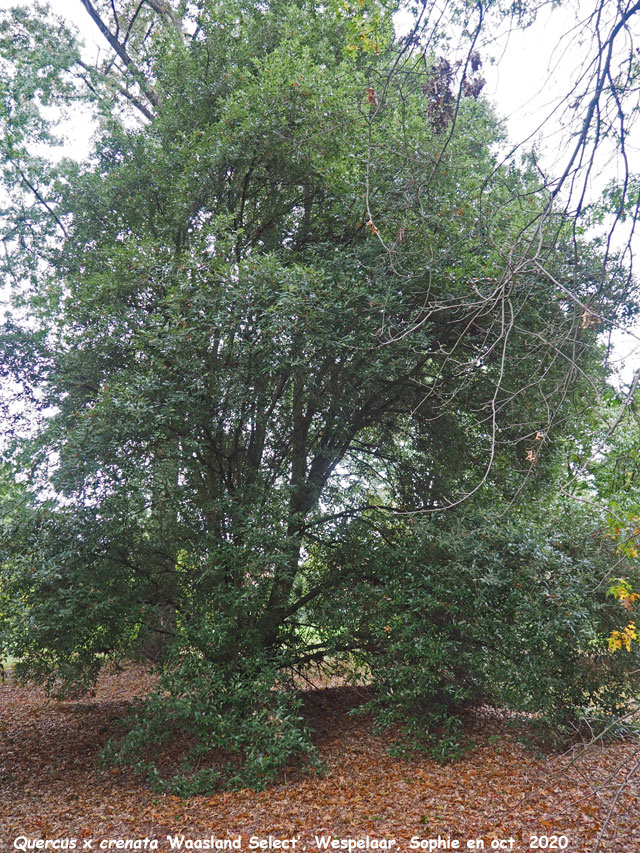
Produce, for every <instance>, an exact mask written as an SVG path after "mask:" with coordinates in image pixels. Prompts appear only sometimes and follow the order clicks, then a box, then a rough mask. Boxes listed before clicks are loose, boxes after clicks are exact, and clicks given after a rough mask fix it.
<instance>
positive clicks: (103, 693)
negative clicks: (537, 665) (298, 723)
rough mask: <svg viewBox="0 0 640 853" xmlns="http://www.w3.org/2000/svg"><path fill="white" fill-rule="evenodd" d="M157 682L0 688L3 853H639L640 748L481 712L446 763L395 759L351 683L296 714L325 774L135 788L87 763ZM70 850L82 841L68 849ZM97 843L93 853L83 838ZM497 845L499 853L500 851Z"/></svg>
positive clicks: (318, 694) (131, 677)
mask: <svg viewBox="0 0 640 853" xmlns="http://www.w3.org/2000/svg"><path fill="white" fill-rule="evenodd" d="M152 685H153V676H152V674H151V673H150V672H149V671H148V670H147V669H146V668H144V667H143V666H141V665H130V666H128V667H127V668H125V670H124V671H122V672H118V673H116V672H111V673H105V674H103V676H102V677H101V679H100V680H99V682H98V685H97V687H96V691H95V695H91V696H87V697H84V698H81V699H79V700H68V701H60V700H54V699H51V698H48V697H47V696H46V694H45V693H44V691H42V690H41V689H39V688H35V687H24V686H18V685H16V684H14V683H12V682H11V680H10V679H7V680H6V681H5V682H4V683H3V684H1V685H0V850H2V851H5V850H6V851H10V850H14V849H15V848H14V846H13V841H14V839H15V838H16V837H17V836H19V835H26V836H27V837H29V838H43V839H44V838H65V837H76V838H78V839H83V838H93V839H103V838H134V839H135V838H144V837H145V836H148V837H149V838H157V839H158V840H159V847H158V849H159V850H169V849H170V847H169V845H168V843H167V841H166V836H167V835H168V834H171V835H175V834H184V835H185V836H187V837H188V838H203V837H206V838H208V837H209V836H210V835H215V836H216V837H232V836H233V837H235V836H237V835H242V836H243V849H247V845H246V842H247V841H248V837H249V836H251V835H258V836H261V837H264V838H267V837H268V836H269V835H272V836H275V837H278V838H287V837H291V836H296V835H299V836H300V839H301V840H300V844H299V846H298V850H300V849H302V848H301V845H307V849H308V850H310V851H315V850H317V849H318V848H317V846H316V844H315V841H314V836H316V835H323V834H324V835H326V834H331V835H332V836H334V837H337V838H346V837H351V838H362V837H364V836H366V835H369V836H370V837H372V838H379V839H380V838H395V839H396V842H397V847H396V850H398V851H401V853H405V851H410V849H411V848H410V846H409V845H410V841H411V838H412V837H413V836H419V837H420V838H421V839H434V838H437V837H438V836H440V837H441V838H444V839H446V838H447V837H449V838H451V839H454V838H455V839H459V840H460V842H461V843H460V848H459V849H466V842H467V840H468V839H476V838H482V839H483V840H484V842H485V849H491V841H492V840H493V839H502V840H508V839H511V838H513V839H514V842H513V846H512V848H511V849H513V850H529V849H532V844H533V843H535V842H532V838H533V836H538V837H539V836H546V837H548V838H549V837H550V836H552V835H557V836H560V835H564V836H566V837H567V839H568V844H567V847H566V849H567V850H568V851H569V853H591V852H592V851H595V850H596V849H597V850H598V851H602V853H638V851H640V742H638V741H637V740H636V741H624V742H615V743H606V744H603V743H598V744H594V745H592V746H591V747H590V748H589V749H587V750H583V749H582V748H575V749H574V750H572V751H570V752H568V753H565V754H564V755H552V756H546V757H545V756H541V755H538V754H535V753H534V752H532V751H531V750H530V749H528V748H526V747H525V746H524V745H523V743H521V742H520V740H519V738H518V732H517V731H515V730H514V729H513V728H512V727H511V726H509V721H508V719H507V715H506V714H503V713H501V712H498V711H496V710H494V709H489V708H481V709H478V710H476V711H474V712H473V713H470V714H469V715H468V718H467V720H466V727H467V734H468V736H469V737H470V738H471V739H472V740H473V742H474V743H475V748H474V749H473V750H472V751H470V752H468V753H467V754H466V755H465V757H464V758H463V759H462V760H460V761H458V762H457V763H455V764H449V765H440V764H437V763H436V762H434V761H433V760H431V759H429V758H427V757H423V756H422V757H421V756H417V757H414V758H412V759H411V760H404V759H399V758H396V757H392V756H391V755H390V754H389V752H388V748H389V746H390V744H391V737H390V736H389V735H388V734H379V733H376V732H375V731H374V727H373V723H372V720H371V719H369V718H367V717H366V716H361V715H357V716H353V715H350V714H349V711H350V710H351V709H353V708H354V707H357V705H358V704H361V703H362V701H363V698H364V693H365V692H366V691H363V690H362V689H361V688H356V687H330V688H324V689H320V690H315V691H314V690H308V691H307V692H306V693H305V713H306V714H307V716H308V720H309V723H310V725H311V726H312V728H313V730H314V732H315V736H314V739H315V743H316V745H317V747H318V750H319V752H320V755H321V757H322V759H323V761H324V764H325V768H326V769H325V772H324V773H323V774H322V775H320V774H317V773H316V774H313V773H312V774H305V773H303V772H302V771H301V770H300V769H293V770H291V771H289V772H288V773H285V774H283V776H282V778H281V780H280V782H279V783H278V784H274V785H271V786H269V787H268V788H266V789H265V790H262V791H252V790H242V791H235V792H232V793H230V792H220V793H217V794H215V795H214V796H209V797H193V798H190V799H181V798H179V797H176V796H171V795H167V794H159V793H157V792H156V791H154V790H152V789H151V788H150V787H149V786H148V785H147V783H146V782H145V780H144V779H142V778H140V777H139V776H136V775H135V774H134V773H133V772H129V771H123V770H122V769H119V768H109V767H106V768H105V767H102V766H101V765H100V764H99V761H98V754H99V752H100V750H101V748H102V747H103V746H104V744H105V743H106V742H107V740H108V739H109V738H110V737H112V736H113V735H114V734H116V733H117V731H118V723H119V721H120V720H122V718H123V717H124V716H125V715H126V713H127V712H128V710H129V709H130V707H131V704H132V702H133V701H134V700H135V698H136V697H140V696H141V695H144V693H145V692H146V691H148V690H149V689H150V688H151V686H152ZM78 846H80V843H79V842H78ZM94 846H97V845H96V844H95V842H94ZM503 849H504V848H503Z"/></svg>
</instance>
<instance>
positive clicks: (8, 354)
mask: <svg viewBox="0 0 640 853" xmlns="http://www.w3.org/2000/svg"><path fill="white" fill-rule="evenodd" d="M83 5H84V6H85V8H87V10H88V11H89V14H90V15H91V17H92V18H93V19H94V21H96V23H97V24H98V26H99V28H100V29H101V31H103V33H104V34H105V35H106V38H107V40H108V42H109V44H110V45H111V47H112V48H113V51H114V56H112V57H110V59H109V60H108V62H107V66H106V67H102V68H99V69H94V68H90V67H89V66H88V65H87V64H86V63H85V62H84V61H83V60H82V58H81V55H80V53H79V52H78V50H77V48H76V46H75V44H74V41H73V38H72V35H71V33H70V32H69V30H68V29H65V28H61V29H59V30H58V35H57V38H59V39H63V40H64V44H65V49H64V50H63V51H59V52H58V53H57V54H56V60H55V62H54V61H52V51H51V38H52V36H51V33H52V27H53V26H59V25H54V24H52V23H51V22H49V21H48V19H47V18H46V12H44V11H42V10H36V11H35V12H33V13H29V12H25V11H21V12H19V13H14V14H13V18H12V19H11V20H12V22H11V23H6V24H5V28H4V34H5V37H6V38H5V41H4V43H3V51H4V54H5V56H6V57H7V61H8V66H7V67H8V68H9V69H10V70H9V71H8V72H7V76H6V79H5V88H6V89H7V91H8V92H9V102H10V104H11V110H9V112H8V113H7V115H6V118H5V137H4V143H3V144H4V146H5V150H7V151H9V150H10V151H12V152H14V153H15V156H14V154H12V155H11V156H10V157H9V160H8V162H9V163H10V164H13V165H10V166H9V167H8V173H7V180H8V181H10V182H11V185H12V187H13V188H14V190H16V200H15V202H14V205H13V207H12V209H11V210H8V211H7V213H6V215H7V216H9V215H11V216H12V225H11V229H12V230H10V231H8V232H7V239H6V240H5V246H6V247H7V254H8V264H7V268H8V267H9V265H10V266H11V271H12V274H13V275H14V276H15V275H16V274H18V275H19V276H20V288H19V290H20V299H21V300H22V304H23V305H27V306H28V310H29V315H28V319H25V318H23V317H21V316H20V314H19V313H18V314H15V315H14V316H13V317H11V318H10V319H9V320H8V321H7V323H6V324H5V330H4V334H3V338H2V346H3V364H4V365H5V370H6V371H7V373H8V374H9V375H10V376H11V377H12V378H13V380H14V382H19V383H21V386H20V387H21V388H22V389H32V396H33V399H34V402H35V404H36V405H37V406H38V408H39V410H40V411H41V412H42V413H43V414H42V417H41V419H40V424H39V427H38V430H37V434H36V435H35V437H32V438H30V439H29V440H28V441H26V442H19V443H18V444H17V445H16V447H15V448H14V451H13V463H14V465H15V466H16V467H17V469H18V470H21V471H22V472H23V476H27V475H28V476H29V478H30V482H31V484H32V488H33V489H34V491H35V492H36V493H38V492H40V500H39V501H36V503H35V506H34V507H33V508H32V509H31V510H30V511H29V512H27V513H22V514H20V516H19V518H18V519H17V520H16V523H15V524H14V525H13V527H12V530H11V532H10V534H9V535H8V536H7V537H6V540H5V545H4V562H3V565H4V569H3V572H4V577H3V591H4V595H5V596H6V597H7V598H8V600H9V601H10V602H11V610H10V612H11V613H13V614H14V615H13V616H12V617H11V618H10V619H9V622H10V624H9V626H8V628H6V630H5V643H6V644H8V646H10V648H11V649H12V651H13V653H15V654H16V656H17V657H19V659H20V660H19V664H18V670H19V671H20V672H22V673H24V674H26V675H28V676H29V677H35V678H38V679H40V680H43V681H46V682H47V683H49V684H53V683H55V682H56V681H57V680H59V679H62V680H63V682H64V683H74V682H77V681H80V682H82V683H90V682H91V680H92V679H93V678H95V676H96V673H97V672H98V670H99V669H100V667H101V666H102V665H103V664H104V662H105V661H106V660H108V659H110V658H115V659H118V658H120V657H122V656H123V655H125V654H127V653H132V652H134V651H136V650H137V651H138V652H143V653H146V654H148V655H150V656H152V657H153V658H154V659H155V660H157V661H160V660H163V661H164V670H163V671H164V674H165V680H164V682H163V687H165V688H168V690H169V694H170V698H167V696H166V694H164V693H160V694H158V696H157V697H155V699H153V700H150V704H149V713H148V714H147V716H146V717H144V719H142V720H141V721H140V723H139V725H138V726H137V728H134V730H133V732H132V734H131V735H130V736H129V738H128V740H127V741H126V747H127V750H128V751H129V752H136V754H142V753H144V744H145V737H146V734H147V733H148V727H149V726H150V725H155V726H156V727H158V730H159V731H162V732H163V733H164V734H165V735H166V734H168V733H169V732H170V731H171V728H172V726H173V727H177V728H182V729H185V728H186V729H190V730H192V731H194V732H196V733H197V734H198V736H199V737H200V740H199V741H198V744H197V746H196V749H197V750H198V751H199V752H200V753H206V754H209V753H210V752H211V750H212V748H214V747H215V748H220V747H222V746H225V745H228V747H229V749H230V750H231V752H232V753H233V752H234V751H235V752H238V753H242V754H243V757H244V760H245V765H244V775H241V776H233V777H232V783H233V782H234V780H235V781H236V782H238V783H240V782H246V781H247V779H249V781H251V782H254V783H255V782H256V781H257V780H259V779H261V778H263V777H264V776H265V774H268V773H269V772H275V770H277V769H278V767H280V766H281V764H282V763H283V762H284V761H285V760H287V759H288V757H289V756H290V755H291V754H292V753H295V752H308V750H309V747H308V742H307V740H306V738H305V736H304V732H302V731H301V728H300V722H299V718H298V714H297V710H296V707H297V706H296V701H297V700H296V699H295V696H294V695H293V694H292V693H291V692H287V691H286V690H285V689H284V687H283V685H284V682H283V678H284V677H285V674H286V673H287V672H291V671H292V669H295V668H297V667H300V666H304V665H306V664H309V663H310V662H312V661H318V660H323V659H326V658H328V657H329V658H334V659H335V658H336V657H339V656H340V655H347V654H350V655H354V654H356V655H357V654H359V655H361V656H364V658H366V657H367V656H373V658H375V657H376V656H377V655H380V654H383V650H384V639H385V637H384V636H383V635H381V634H380V626H379V625H377V624H374V622H373V621H371V620H370V619H369V620H358V619H356V620H354V619H353V618H351V616H350V615H349V613H348V611H349V606H348V598H349V590H350V589H353V590H356V589H357V591H358V599H357V600H358V601H361V600H362V601H363V602H364V600H365V599H366V595H367V593H366V592H363V591H366V590H372V589H374V590H375V589H377V588H378V587H379V585H380V584H382V586H383V587H385V588H386V587H390V586H393V584H394V583H395V582H396V581H394V578H395V579H396V580H397V581H398V582H399V581H400V580H401V579H402V580H403V584H406V581H407V577H410V576H411V573H409V575H408V576H407V575H406V572H405V570H404V568H403V565H404V562H403V561H404V558H400V556H398V554H399V552H397V553H396V556H395V557H394V556H393V553H391V552H385V553H386V556H385V561H386V563H385V568H384V571H381V570H380V566H377V565H376V566H372V564H371V561H369V560H367V559H357V560H354V559H347V558H346V557H345V558H344V559H343V558H342V557H340V559H337V558H336V557H335V555H341V554H345V553H347V554H348V553H349V551H350V549H351V550H354V549H355V551H354V552H355V553H357V554H359V555H360V556H362V555H363V552H362V547H361V546H362V543H363V542H364V543H367V548H369V549H370V550H371V553H372V554H374V553H376V544H375V543H377V545H379V546H380V549H381V551H384V547H383V543H385V542H388V541H392V542H395V543H398V541H399V539H398V535H399V533H398V532H399V531H402V530H405V528H406V524H405V520H406V518H407V515H411V514H415V513H435V514H436V515H437V518H438V519H440V520H441V519H442V517H443V512H444V510H445V509H447V508H448V507H452V506H455V505H456V504H457V503H458V502H460V501H461V500H463V499H466V498H468V497H470V496H472V495H474V494H475V495H477V496H479V497H482V498H484V499H487V498H488V497H491V498H493V499H495V500H499V499H500V496H501V495H508V494H510V493H512V492H513V489H514V484H515V483H516V481H517V485H515V488H517V489H522V488H526V489H528V488H531V489H535V488H537V485H536V483H537V482H538V481H541V480H542V478H543V475H544V473H545V469H548V466H550V465H553V455H552V454H551V453H550V452H546V448H547V447H548V446H550V436H554V437H555V436H560V435H561V434H562V432H563V430H564V429H565V428H566V426H567V424H569V423H570V422H571V420H572V419H573V418H575V417H576V412H578V413H579V412H580V410H581V409H582V408H584V407H588V406H589V404H590V401H591V399H592V396H591V395H592V389H593V386H594V384H595V383H597V382H599V381H601V379H602V377H603V375H604V374H603V368H602V358H601V352H600V347H599V344H598V338H597V332H598V325H597V322H600V319H601V318H610V319H613V318H615V317H616V316H617V314H618V313H619V311H620V301H621V294H625V295H626V294H627V293H628V286H629V281H628V277H627V275H626V272H625V270H624V269H623V267H622V266H621V265H620V264H617V263H612V262H610V263H609V264H608V267H607V272H606V276H605V277H604V278H603V275H602V266H601V257H600V256H599V254H598V251H597V249H596V248H594V247H593V246H590V245H589V244H588V243H587V242H586V241H584V240H583V241H580V242H577V241H576V236H575V231H574V228H573V222H572V220H571V219H570V218H569V217H567V216H566V215H565V214H564V213H563V212H562V211H561V210H560V209H559V208H558V207H557V206H555V204H554V200H553V193H550V192H549V191H548V189H546V188H545V186H544V184H542V183H541V182H540V180H539V176H538V172H537V170H536V168H535V163H534V162H533V160H531V159H530V160H528V161H527V160H525V161H524V162H523V163H522V164H521V165H520V166H515V165H513V164H512V165H509V166H506V165H501V164H500V162H499V158H498V155H497V153H496V152H497V146H498V143H500V142H501V140H502V139H503V135H502V131H501V130H500V127H499V123H498V121H497V120H496V118H495V116H494V115H493V114H492V111H491V109H490V107H489V105H488V104H487V103H486V102H485V101H483V100H482V98H481V97H480V93H481V88H482V83H481V79H480V68H481V59H480V57H479V56H478V55H477V54H476V53H475V52H474V51H473V50H470V51H469V53H468V57H467V61H466V62H462V63H460V64H457V63H455V62H451V61H449V60H448V59H447V58H445V57H442V56H440V57H438V56H437V55H435V54H431V53H430V52H429V49H427V48H424V47H423V46H422V45H421V42H420V33H419V31H418V29H414V32H413V33H412V34H411V35H410V37H409V38H403V39H399V38H397V37H396V36H395V34H394V30H393V24H392V20H391V12H392V11H393V8H387V7H385V5H384V4H377V3H370V4H364V5H363V6H362V7H358V8H357V9H356V8H355V7H354V8H347V9H345V8H344V7H342V6H333V5H329V6H328V7H322V8H321V7H318V6H316V5H315V4H313V3H306V2H293V3H291V2H275V3H271V4H268V5H266V4H255V5H251V4H249V5H248V6H246V7H243V8H242V10H240V8H239V7H238V5H237V4H236V3H232V2H221V3H217V4H215V5H214V4H210V3H202V4H200V5H198V6H191V5H185V6H182V5H180V4H174V5H169V4H165V3H156V2H153V3H152V2H148V3H141V4H128V3H122V5H121V6H119V7H118V9H120V10H121V11H119V12H118V13H117V14H116V13H115V12H114V18H113V21H112V23H111V25H110V26H107V23H106V21H107V20H108V18H107V15H108V14H109V9H110V8H111V6H110V4H107V3H101V4H95V5H92V4H91V3H89V2H88V0H87V2H84V0H83ZM114 8H115V7H114ZM16 33H18V34H19V36H20V38H19V39H18V41H17V42H16ZM474 41H475V39H474V38H472V39H471V47H472V48H473V44H474ZM11 63H13V65H11ZM22 67H26V69H27V72H28V73H25V75H24V76H23V77H20V76H19V75H18V73H17V70H16V69H19V68H22ZM81 83H82V84H83V85H86V86H88V88H89V92H90V95H91V97H92V98H93V102H94V104H95V105H96V106H97V108H98V110H99V111H100V112H101V125H100V130H99V133H98V134H97V137H96V143H95V149H94V154H93V156H92V158H91V159H90V160H89V161H88V162H87V163H85V164H82V165H80V166H78V165H76V164H72V163H67V162H64V161H62V162H61V163H59V164H57V165H56V166H55V167H45V165H44V163H43V161H42V160H41V159H38V158H34V156H33V155H32V153H31V149H30V145H32V143H33V141H34V140H42V139H44V138H47V136H48V134H49V133H50V131H49V130H48V127H47V125H46V123H45V122H44V120H43V119H42V118H41V116H40V115H39V114H38V113H37V110H36V111H34V104H35V105H37V104H38V101H39V100H40V101H41V102H42V104H43V105H44V106H46V105H47V104H48V103H49V102H50V101H51V99H53V98H54V97H55V98H57V97H59V98H62V99H63V100H64V99H67V100H68V99H69V98H74V97H80V92H81V91H82V90H81V89H79V88H78V87H79V86H80V85H81ZM21 92H28V96H29V105H28V106H27V105H25V103H24V98H23V96H22V95H21ZM123 105H128V106H129V108H130V109H131V110H133V111H135V112H136V113H137V114H138V116H139V121H138V122H137V123H135V124H132V122H131V113H127V112H124V113H122V114H120V113H118V111H117V110H116V111H115V112H112V110H114V109H115V108H116V106H118V108H119V109H120V108H123ZM12 157H13V159H11V158H12ZM18 186H22V188H23V190H24V193H19V192H17V188H18ZM45 188H46V193H45ZM54 234H55V235H56V237H55V239H54V236H53V235H54ZM31 246H37V247H38V254H37V260H34V259H33V258H34V256H33V255H28V254H27V252H26V250H27V249H28V248H29V247H31ZM16 258H18V260H19V263H20V264H22V266H19V267H16V266H15V260H16ZM16 270H18V271H19V272H18V273H16ZM596 321H597V322H596ZM27 472H28V474H27ZM527 474H529V475H530V481H531V483H530V485H529V486H523V483H522V478H523V477H525V475H527ZM43 489H48V490H49V496H48V497H47V496H46V494H43ZM389 516H391V517H396V518H397V519H400V521H398V522H397V523H395V522H389V520H388V517H389ZM390 524H391V528H392V531H390V530H389V529H388V528H389V525H390ZM363 525H364V529H366V530H367V531H369V532H368V533H367V536H366V537H363V534H362V532H361V531H362V529H363ZM393 531H395V532H393ZM405 532H406V531H405ZM369 537H373V540H374V541H373V542H371V541H369ZM332 555H334V556H333V557H332ZM413 559H418V560H419V559H422V558H421V557H420V556H419V552H418V551H416V550H415V549H414V556H413ZM402 590H403V591H406V590H407V587H406V585H403V586H402ZM396 606H397V605H396ZM362 608H363V612H365V611H366V606H365V604H364V603H363V604H362ZM328 610H333V612H334V613H342V614H344V619H340V618H339V619H337V620H335V619H333V620H332V619H329V618H327V616H328V614H327V611H328ZM320 616H321V618H322V621H320ZM365 623H367V624H365ZM543 645H544V644H543ZM548 652H549V649H548V647H547V646H545V647H544V651H543V652H542V654H547V653H548ZM274 685H278V686H279V689H278V690H273V689H272V688H273V686H274ZM461 689H462V693H461V694H460V695H461V696H462V694H463V693H465V689H464V687H462V688H461ZM465 695H466V694H465ZM250 696H251V697H254V698H253V699H251V700H249V699H248V697H250ZM167 721H168V724H167ZM220 778H221V771H220V770H219V769H217V770H216V769H215V768H208V769H206V770H204V771H202V772H201V773H200V774H199V775H198V776H197V778H196V779H195V780H192V781H191V782H189V783H183V782H181V783H180V784H181V785H183V787H182V788H180V790H195V789H197V788H198V787H202V786H208V785H213V784H217V783H219V781H220ZM227 781H229V780H228V779H227Z"/></svg>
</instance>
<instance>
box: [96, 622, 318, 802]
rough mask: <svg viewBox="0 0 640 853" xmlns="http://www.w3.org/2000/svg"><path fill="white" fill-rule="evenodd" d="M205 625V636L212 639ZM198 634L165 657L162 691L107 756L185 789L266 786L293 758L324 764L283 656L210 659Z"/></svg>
mask: <svg viewBox="0 0 640 853" xmlns="http://www.w3.org/2000/svg"><path fill="white" fill-rule="evenodd" d="M206 628H207V626H203V629H202V633H201V637H202V638H203V640H204V642H205V643H210V636H208V634H207V633H206ZM199 639H200V638H189V640H191V642H185V644H184V646H183V648H182V649H181V650H180V651H179V652H176V654H175V657H173V658H171V659H170V660H169V661H167V662H166V664H165V667H164V669H163V671H162V673H161V678H160V683H159V686H158V688H157V691H156V692H155V693H153V694H152V695H151V696H149V697H147V698H146V699H145V700H144V703H143V707H142V708H141V709H140V710H139V711H138V712H137V713H136V714H134V715H132V716H131V717H130V719H129V720H128V721H127V725H128V726H129V727H130V728H129V731H128V733H127V734H126V735H125V736H124V737H123V738H122V739H121V740H120V742H119V743H118V744H117V745H115V744H114V743H111V744H109V746H108V747H107V749H106V750H105V752H104V754H103V757H104V758H105V759H106V760H109V761H113V762H115V763H118V764H127V765H133V767H134V768H135V769H136V770H138V771H140V772H143V773H145V774H146V775H147V778H148V779H149V780H150V781H151V782H152V783H153V784H154V785H156V786H157V787H159V788H161V789H163V790H168V791H170V792H172V793H175V794H179V795H182V796H192V795H194V794H202V793H207V792H210V791H212V790H215V789H217V788H231V789H233V788H244V787H247V786H249V787H253V788H261V787H263V786H264V785H265V784H266V783H267V782H269V781H270V780H272V779H273V778H274V777H275V776H276V775H277V773H278V772H279V771H280V770H282V769H283V768H284V767H287V766H288V765H290V764H291V761H292V759H300V758H304V759H306V763H307V766H309V767H314V768H315V769H319V767H320V765H319V763H318V761H317V758H316V757H315V754H314V751H313V749H312V746H311V743H310V740H309V732H308V730H307V728H306V726H305V724H304V722H303V720H302V718H301V716H300V706H301V699H300V697H299V694H298V693H297V691H295V690H294V689H293V687H292V685H291V684H286V683H283V680H282V675H281V670H282V661H281V660H278V659H277V658H274V657H273V656H272V657H269V656H267V655H264V654H262V655H261V654H254V655H253V656H252V657H249V656H246V657H244V658H243V659H242V660H241V662H238V661H233V662H229V663H212V662H211V659H210V658H209V659H208V658H207V657H206V656H205V655H204V654H202V653H201V652H200V649H201V647H202V643H201V642H200V641H199ZM196 650H197V651H196ZM213 657H214V659H215V654H214V655H213ZM176 740H177V743H178V750H176ZM165 748H166V749H167V751H168V755H164V754H163V752H164V749H165ZM176 751H178V752H179V756H178V760H176V758H175V757H173V756H175V754H176Z"/></svg>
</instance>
